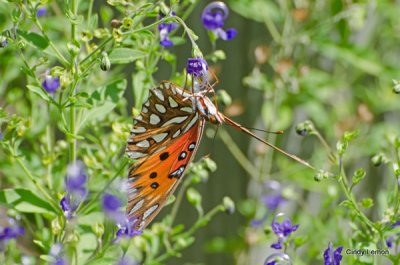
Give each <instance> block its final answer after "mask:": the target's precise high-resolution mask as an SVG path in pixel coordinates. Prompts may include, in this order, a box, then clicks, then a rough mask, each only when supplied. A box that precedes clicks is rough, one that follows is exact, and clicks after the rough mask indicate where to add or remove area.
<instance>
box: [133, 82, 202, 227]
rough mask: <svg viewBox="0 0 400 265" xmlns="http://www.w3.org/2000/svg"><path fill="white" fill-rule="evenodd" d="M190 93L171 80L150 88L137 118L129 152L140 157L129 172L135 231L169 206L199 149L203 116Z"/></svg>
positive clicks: (135, 156) (134, 156) (136, 157)
mask: <svg viewBox="0 0 400 265" xmlns="http://www.w3.org/2000/svg"><path fill="white" fill-rule="evenodd" d="M189 97H190V94H188V93H186V92H184V91H183V90H182V89H180V88H178V87H177V86H175V85H173V84H172V83H170V82H163V83H161V85H160V87H157V88H154V89H151V90H150V96H149V99H148V101H147V102H146V103H145V104H144V105H143V108H142V111H141V113H140V115H139V116H138V117H137V118H136V119H135V123H134V126H133V129H132V130H131V137H130V138H129V140H128V145H127V148H126V152H127V154H128V156H130V157H131V158H135V159H137V161H136V162H135V163H134V164H133V165H132V166H131V168H130V170H129V184H128V185H129V194H128V206H127V209H126V213H127V216H128V218H129V220H131V221H132V222H133V223H134V227H133V228H134V229H135V230H142V229H144V228H145V227H146V226H147V225H148V224H149V223H150V222H151V221H152V220H153V219H154V217H155V216H156V215H157V214H158V212H159V211H160V210H161V208H162V207H163V206H164V204H165V202H166V201H167V199H168V197H169V196H170V195H171V194H172V193H173V192H174V190H175V189H176V187H177V186H178V183H179V182H180V179H181V177H182V175H183V173H184V172H185V170H186V168H187V167H188V165H189V163H190V161H191V160H192V158H193V155H194V154H195V152H196V150H197V146H198V144H199V141H200V139H201V136H202V133H203V128H204V118H203V117H201V116H200V115H199V114H198V113H197V112H196V111H195V110H193V106H192V102H191V100H190V99H189Z"/></svg>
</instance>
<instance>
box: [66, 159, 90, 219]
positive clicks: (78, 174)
mask: <svg viewBox="0 0 400 265" xmlns="http://www.w3.org/2000/svg"><path fill="white" fill-rule="evenodd" d="M86 180H87V176H86V173H85V165H84V164H83V162H82V161H79V160H78V161H76V162H75V163H74V164H70V165H68V168H67V176H66V178H65V187H66V190H67V194H66V195H65V196H64V197H63V198H62V199H61V201H60V206H61V209H62V210H63V212H64V215H65V217H66V218H67V219H71V218H72V217H73V215H74V212H75V211H76V209H78V206H79V204H81V203H82V202H83V200H84V199H85V197H86V195H87V188H86Z"/></svg>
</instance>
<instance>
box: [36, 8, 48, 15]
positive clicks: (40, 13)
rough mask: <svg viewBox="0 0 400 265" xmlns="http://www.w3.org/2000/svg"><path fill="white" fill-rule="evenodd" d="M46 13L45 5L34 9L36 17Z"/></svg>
mask: <svg viewBox="0 0 400 265" xmlns="http://www.w3.org/2000/svg"><path fill="white" fill-rule="evenodd" d="M46 13H47V7H45V6H43V7H39V8H38V9H37V10H36V16H37V17H43V16H44V15H46Z"/></svg>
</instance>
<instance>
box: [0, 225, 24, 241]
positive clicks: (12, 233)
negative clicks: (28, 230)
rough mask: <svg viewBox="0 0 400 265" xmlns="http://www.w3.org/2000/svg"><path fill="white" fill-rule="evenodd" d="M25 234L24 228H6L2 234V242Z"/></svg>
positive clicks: (0, 238) (0, 235) (0, 237)
mask: <svg viewBox="0 0 400 265" xmlns="http://www.w3.org/2000/svg"><path fill="white" fill-rule="evenodd" d="M0 231H1V230H0ZM24 232H25V230H24V228H23V227H22V226H14V227H4V228H3V230H2V231H1V232H0V241H2V240H10V239H13V238H17V237H18V236H22V235H23V234H24Z"/></svg>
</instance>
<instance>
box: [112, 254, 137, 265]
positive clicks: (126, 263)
mask: <svg viewBox="0 0 400 265" xmlns="http://www.w3.org/2000/svg"><path fill="white" fill-rule="evenodd" d="M116 265H137V263H136V262H133V261H132V260H130V259H129V258H127V257H125V256H124V257H122V258H121V259H120V260H119V261H118V263H117V264H116Z"/></svg>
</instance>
